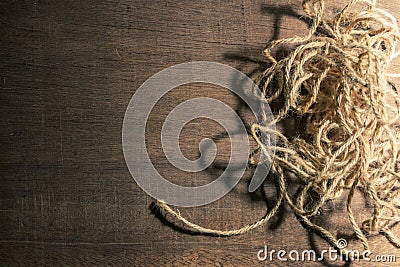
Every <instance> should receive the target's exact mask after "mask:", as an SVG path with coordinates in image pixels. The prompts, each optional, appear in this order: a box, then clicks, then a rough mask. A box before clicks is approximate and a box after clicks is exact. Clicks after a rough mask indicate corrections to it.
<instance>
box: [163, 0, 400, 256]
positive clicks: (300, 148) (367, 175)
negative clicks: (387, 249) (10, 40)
mask: <svg viewBox="0 0 400 267" xmlns="http://www.w3.org/2000/svg"><path fill="white" fill-rule="evenodd" d="M375 2H376V1H373V0H370V1H368V0H359V1H357V0H353V1H351V2H350V3H349V4H348V5H347V6H345V7H344V8H343V10H342V11H341V12H339V13H338V14H337V15H336V16H335V17H333V18H330V19H328V18H326V16H324V1H323V0H305V1H303V9H304V12H305V13H306V15H307V16H308V17H309V18H310V19H311V20H312V26H311V29H310V31H309V33H308V35H307V36H305V37H294V38H289V39H282V40H276V41H273V42H271V43H270V44H269V45H268V46H267V47H266V48H265V49H264V54H265V56H266V58H267V59H268V60H269V61H271V63H272V66H271V67H269V68H268V69H266V70H265V71H264V72H263V73H262V75H261V76H260V77H259V78H258V80H257V83H258V84H259V86H260V88H261V89H262V90H261V91H262V92H263V94H264V95H262V96H260V95H258V96H257V97H258V98H259V100H260V101H263V102H267V103H269V104H271V103H272V104H273V103H279V102H282V103H280V108H279V109H278V112H277V114H276V116H275V120H274V121H273V122H266V123H265V124H263V125H259V124H257V125H253V126H252V128H251V132H252V135H253V137H254V139H255V140H256V141H257V143H258V149H257V151H258V152H259V153H258V154H260V153H264V156H265V158H266V159H267V160H271V161H272V169H271V173H272V174H271V175H269V179H272V178H273V177H275V179H277V184H278V191H279V194H278V199H277V202H276V204H275V206H274V207H273V208H272V209H271V210H268V212H267V213H266V214H265V215H264V216H263V217H262V218H261V219H260V220H258V221H256V222H254V223H252V224H250V225H246V226H244V227H242V228H240V229H237V230H228V231H220V230H213V229H208V228H204V227H201V226H199V225H196V224H194V223H191V222H189V221H188V220H187V219H185V218H184V217H182V216H181V215H180V214H179V212H176V211H174V210H172V209H171V208H170V207H169V206H168V205H166V204H165V203H163V202H160V201H159V202H158V203H157V205H158V206H159V208H160V209H162V210H164V211H165V212H166V214H170V215H172V216H173V217H175V219H176V220H178V221H180V222H182V223H183V224H184V225H186V226H187V227H189V228H192V229H194V230H196V231H198V232H200V233H209V234H215V235H223V236H230V235H237V234H242V233H246V232H248V231H250V230H252V229H254V228H256V227H259V226H261V225H263V224H265V223H266V222H267V221H268V220H269V219H270V218H271V217H272V216H273V215H274V214H275V213H276V211H277V210H278V208H279V206H280V205H281V203H282V202H283V201H285V202H286V203H287V204H288V205H289V206H290V208H291V210H292V211H293V212H294V213H295V214H296V215H297V216H298V218H300V219H301V220H302V221H303V223H304V224H305V225H306V226H308V228H309V229H311V230H313V231H315V232H316V233H318V234H319V235H320V236H322V237H323V238H324V239H325V240H326V241H327V242H328V243H329V244H330V245H331V246H333V247H335V248H337V249H341V248H338V247H337V244H336V242H337V240H336V238H335V237H334V236H333V235H332V234H331V233H330V232H329V231H327V230H325V229H324V228H322V227H320V226H318V225H316V224H314V223H312V222H311V221H310V218H311V217H312V216H314V215H316V214H317V213H318V211H319V210H320V208H321V207H322V206H323V205H324V204H325V203H326V202H327V201H329V200H333V199H336V198H338V197H339V196H341V195H342V194H345V195H346V196H347V203H346V204H347V214H348V217H349V220H350V223H351V225H352V227H353V230H354V232H355V234H356V236H357V238H358V239H359V240H360V241H361V242H362V244H363V246H364V249H365V250H369V246H368V240H367V236H368V235H370V234H373V233H381V234H383V235H384V236H385V237H386V238H387V239H388V240H389V241H390V243H391V244H393V245H394V246H396V247H400V240H399V239H398V238H397V237H395V236H394V234H393V233H392V231H391V228H392V227H393V226H394V225H395V224H396V223H398V222H399V221H400V215H399V208H400V194H399V193H400V190H399V189H400V184H399V181H400V173H399V170H398V167H399V160H400V159H399V151H398V145H399V142H400V133H399V131H398V127H399V124H398V120H399V117H400V96H399V92H398V91H397V90H396V87H395V86H394V85H393V84H392V83H391V82H390V81H389V79H390V78H391V77H396V76H397V77H399V76H400V75H394V74H389V73H387V70H388V67H389V66H390V64H391V62H392V61H393V60H394V59H395V58H396V57H397V56H399V55H400V50H399V48H398V46H397V45H398V42H399V41H400V34H399V28H398V26H397V22H396V19H395V18H394V17H393V16H392V15H391V14H390V13H388V12H387V11H385V10H382V9H379V8H377V7H376V3H375ZM360 9H361V11H360ZM280 47H290V52H289V55H288V56H287V57H285V58H283V59H280V60H278V59H276V58H275V57H274V56H272V54H273V53H272V51H273V49H276V48H280ZM289 116H296V117H298V118H299V119H301V120H303V121H304V122H305V132H304V134H302V135H299V136H296V137H294V138H289V137H287V136H285V134H284V133H283V132H279V131H274V132H271V130H270V128H269V127H268V123H279V122H280V121H281V120H283V119H285V118H287V117H289ZM260 132H264V133H271V134H275V135H276V137H277V140H276V144H275V145H276V147H275V150H276V153H275V155H274V156H273V158H271V157H270V156H269V155H270V154H269V153H268V151H269V147H270V145H269V144H268V143H266V142H265V140H262V139H261V138H260ZM250 163H252V164H259V162H256V160H255V159H254V158H253V157H250ZM293 174H294V176H295V177H296V179H299V180H301V182H302V184H303V186H302V188H301V191H300V193H299V194H298V195H297V196H296V197H293V196H291V195H290V194H288V192H287V184H286V182H285V179H286V177H289V176H293ZM276 177H277V178H276ZM356 190H359V191H360V192H362V194H363V196H364V197H365V198H366V199H367V200H368V201H369V202H371V203H372V204H373V211H372V213H371V214H369V215H368V216H369V218H368V219H367V220H365V221H364V222H357V221H356V218H355V217H354V212H353V208H352V199H353V196H354V193H355V191H356ZM310 195H317V196H318V197H317V199H315V198H310ZM366 215H367V214H366ZM342 251H344V250H342Z"/></svg>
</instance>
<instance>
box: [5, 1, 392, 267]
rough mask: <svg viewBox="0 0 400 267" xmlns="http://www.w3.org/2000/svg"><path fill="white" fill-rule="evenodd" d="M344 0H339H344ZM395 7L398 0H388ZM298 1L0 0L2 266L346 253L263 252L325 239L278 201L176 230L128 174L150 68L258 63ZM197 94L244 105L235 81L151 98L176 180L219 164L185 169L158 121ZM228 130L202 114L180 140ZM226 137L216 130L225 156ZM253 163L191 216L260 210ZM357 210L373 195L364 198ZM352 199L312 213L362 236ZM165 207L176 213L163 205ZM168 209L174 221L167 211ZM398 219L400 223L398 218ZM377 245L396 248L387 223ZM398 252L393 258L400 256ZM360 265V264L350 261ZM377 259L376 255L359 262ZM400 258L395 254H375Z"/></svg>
mask: <svg viewBox="0 0 400 267" xmlns="http://www.w3.org/2000/svg"><path fill="white" fill-rule="evenodd" d="M344 2H345V1H336V2H335V3H336V4H337V5H338V6H340V5H341V4H343V3H344ZM382 6H384V7H386V8H389V9H390V10H391V11H392V12H393V13H394V14H395V15H396V16H397V18H400V7H399V4H398V2H397V0H387V1H382ZM297 13H298V14H302V13H301V8H300V1H293V0H292V1H290V0H285V1H269V0H266V1H247V0H243V1H215V2H214V3H211V1H210V2H206V1H193V2H191V1H181V2H179V1H123V0H121V1H93V0H89V1H2V2H1V3H0V22H1V28H0V33H1V35H0V36H1V45H0V56H1V62H0V75H1V76H0V86H1V94H0V107H1V127H0V135H1V151H2V153H1V155H0V226H1V228H0V265H1V266H169V265H176V266H184V265H185V266H186V265H188V266H250V265H272V266H284V265H288V264H289V265H290V266H323V265H326V266H331V265H333V266H341V265H343V264H344V263H343V262H340V261H338V262H334V263H332V262H331V263H327V262H323V263H316V262H300V263H299V262H297V263H296V262H290V263H284V262H280V261H277V260H275V261H273V262H268V261H265V262H259V261H258V259H257V252H258V251H259V250H260V249H261V248H263V247H264V245H265V244H266V245H268V248H269V249H274V250H279V249H286V250H287V251H290V250H293V249H297V250H299V251H302V250H307V249H316V250H317V251H320V250H322V249H328V245H327V244H326V243H324V242H322V241H321V239H320V238H319V237H316V236H315V235H313V234H311V233H309V232H308V231H307V230H306V229H304V228H303V227H301V225H300V223H299V222H297V220H296V218H295V217H294V215H293V214H292V213H291V212H290V211H289V210H288V209H287V208H282V209H281V211H280V212H279V214H278V215H276V216H275V217H274V218H273V219H272V220H271V222H270V223H269V224H268V225H267V226H266V227H261V228H259V229H257V230H255V231H253V232H250V233H248V234H245V235H242V236H236V237H230V238H222V237H211V236H202V235H193V234H189V233H186V232H185V231H182V230H179V228H177V227H174V226H173V224H170V223H168V222H166V221H164V220H163V219H160V218H159V217H158V216H157V213H156V212H154V211H152V209H151V203H152V202H153V199H152V198H151V197H149V196H148V195H146V193H145V192H144V191H142V190H141V189H140V188H139V186H138V185H137V184H136V183H135V182H134V180H133V178H132V177H131V175H130V173H129V171H128V169H127V167H126V165H125V161H124V157H123V153H122V144H121V130H122V121H123V117H124V113H125V109H126V107H127V105H128V103H129V101H130V99H131V97H132V95H133V94H134V92H135V90H136V89H137V88H138V87H139V86H140V85H141V84H142V83H143V82H144V81H145V80H146V79H148V78H149V77H150V76H151V75H153V74H155V73H156V72H158V71H160V70H162V69H164V68H166V67H168V66H172V65H174V64H177V63H182V62H187V61H193V60H209V61H216V62H221V63H225V64H228V65H230V66H232V67H235V68H238V69H240V70H242V71H244V72H245V73H251V72H252V71H254V70H255V69H257V68H260V67H263V66H264V65H263V63H262V62H263V61H264V59H263V57H262V55H261V50H262V48H263V46H264V44H265V43H266V42H267V41H269V40H271V39H272V38H278V37H289V36H293V35H294V34H302V33H305V32H306V29H307V27H306V25H305V24H304V23H302V22H301V21H299V18H298V17H297V16H296V14H297ZM197 96H208V97H213V98H216V99H219V100H222V101H224V102H225V103H227V104H229V105H230V106H231V107H233V108H234V109H236V110H237V111H238V112H243V114H244V115H243V117H244V118H247V119H245V121H246V120H247V121H246V123H248V124H250V123H251V122H252V118H251V117H248V116H246V111H242V108H241V107H240V102H239V101H238V99H237V98H236V97H235V96H233V95H232V94H230V93H229V92H228V91H227V90H226V89H222V88H219V87H216V86H209V85H191V86H183V87H179V88H176V89H175V90H174V91H173V92H171V93H169V94H167V95H166V96H165V97H164V98H163V99H162V100H161V101H160V102H159V103H158V104H157V106H156V108H155V110H154V112H153V113H152V115H151V117H150V120H149V123H148V128H147V133H148V136H147V141H148V142H147V145H148V150H149V153H150V156H151V159H152V160H153V162H154V164H155V166H156V168H157V169H158V171H159V172H160V173H161V174H162V175H164V176H165V177H166V178H168V179H170V180H171V181H173V182H175V183H179V184H181V185H192V186H193V185H198V184H204V183H206V182H208V181H210V180H212V179H215V178H216V177H218V175H219V173H220V172H221V170H220V169H218V168H215V169H212V168H211V169H210V170H209V171H207V172H202V173H198V174H193V175H191V174H187V173H184V172H182V171H179V170H177V169H175V168H174V167H172V166H171V165H170V164H168V161H167V160H166V158H165V157H164V156H163V154H162V153H163V152H162V149H161V148H160V140H159V137H160V129H161V125H162V122H163V120H164V119H165V117H166V115H167V114H168V112H169V111H170V110H171V109H172V108H174V107H175V106H176V105H177V104H178V103H180V102H182V101H184V100H186V99H190V98H193V97H197ZM221 133H222V134H223V130H222V128H221V127H220V126H219V125H218V124H216V123H214V122H212V121H210V120H195V121H193V122H191V123H190V124H189V125H188V127H186V128H185V129H184V130H183V132H182V136H181V147H182V150H183V153H184V154H185V155H186V156H187V157H188V158H191V159H195V158H196V157H197V156H198V150H197V145H198V142H199V141H200V140H201V138H203V137H211V138H212V137H215V136H218V135H220V134H221ZM227 144H229V142H228V143H227V141H226V140H224V139H223V138H222V139H221V140H220V141H219V143H218V147H219V148H221V150H220V154H219V157H220V158H218V160H220V161H222V162H223V161H224V160H226V155H227V153H229V151H226V147H227ZM249 177H251V172H250V171H248V172H246V175H245V177H244V179H243V180H242V181H241V182H240V183H239V185H238V186H237V187H236V188H235V189H234V190H233V191H232V192H231V193H229V194H228V195H227V196H225V197H224V198H222V199H220V200H219V201H217V202H215V203H212V204H210V205H207V206H204V207H200V208H186V209H179V210H180V212H181V213H182V214H183V215H185V216H186V217H187V218H188V219H190V220H192V221H193V222H196V223H198V224H200V225H204V226H207V227H212V228H220V229H230V228H237V227H240V226H241V225H244V224H247V223H249V222H252V221H254V220H255V219H257V218H258V217H260V216H262V215H263V213H264V211H265V209H266V206H267V205H266V201H265V199H266V198H267V203H268V205H269V206H270V205H272V204H273V201H274V196H275V195H274V194H275V193H274V191H273V190H272V189H271V188H272V186H271V185H270V184H269V183H267V184H266V185H265V191H266V194H265V195H266V197H264V194H263V192H261V191H258V192H256V193H254V194H249V193H247V185H248V181H249ZM355 206H356V207H357V210H361V212H357V213H356V215H357V220H358V221H361V220H362V219H363V218H364V217H365V216H364V215H363V213H362V211H365V209H368V206H365V205H364V203H363V202H361V201H360V200H359V201H358V203H357V204H355ZM343 210H344V207H343V204H342V203H340V202H338V203H335V205H332V206H331V207H326V209H325V210H324V211H323V213H322V214H321V215H319V216H317V218H315V221H316V222H318V223H319V224H320V225H323V226H324V227H326V228H328V229H330V230H332V231H333V233H334V235H335V236H337V237H338V238H340V237H344V238H346V239H348V242H349V246H351V247H352V248H358V249H361V246H360V244H359V243H358V242H357V241H355V240H354V238H353V236H352V232H351V228H350V225H349V222H348V220H347V217H346V215H345V213H344V212H343ZM167 219H170V218H167ZM172 222H173V221H172ZM396 232H397V233H399V231H398V230H396ZM371 247H372V249H374V252H375V253H376V254H379V253H380V254H393V255H397V261H398V262H399V261H400V253H399V250H398V249H397V250H396V249H394V248H393V247H392V246H391V245H389V244H388V242H387V241H386V239H384V238H383V237H382V236H376V237H372V238H371ZM397 264H398V263H397ZM355 265H358V264H355ZM362 265H365V266H369V265H370V264H366V263H364V264H362ZM373 265H374V266H396V263H383V264H378V263H374V264H373Z"/></svg>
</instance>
